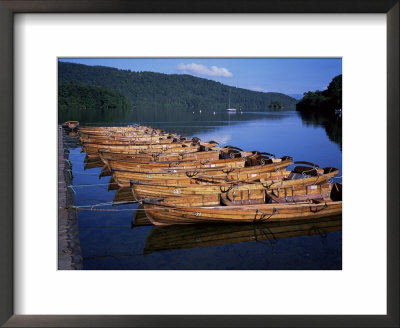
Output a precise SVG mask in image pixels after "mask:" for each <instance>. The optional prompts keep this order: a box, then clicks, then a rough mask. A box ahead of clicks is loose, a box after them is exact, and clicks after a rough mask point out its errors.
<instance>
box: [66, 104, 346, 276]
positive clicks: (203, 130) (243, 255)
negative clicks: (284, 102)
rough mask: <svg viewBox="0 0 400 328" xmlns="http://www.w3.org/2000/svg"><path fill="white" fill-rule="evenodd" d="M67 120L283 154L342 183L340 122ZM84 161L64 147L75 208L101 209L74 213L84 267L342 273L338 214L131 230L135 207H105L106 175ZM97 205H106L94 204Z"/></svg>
mask: <svg viewBox="0 0 400 328" xmlns="http://www.w3.org/2000/svg"><path fill="white" fill-rule="evenodd" d="M85 115H88V116H90V115H89V114H85ZM63 119H64V117H61V120H63ZM69 119H77V120H80V122H81V125H82V124H88V125H89V124H92V125H106V124H108V125H116V124H118V125H123V124H127V123H136V122H138V123H143V124H146V125H151V126H152V127H161V128H164V129H165V130H167V131H169V132H177V133H181V134H184V135H186V136H188V137H192V136H197V137H199V138H200V139H201V140H202V141H208V140H215V141H217V142H219V143H220V145H232V146H236V147H239V148H242V149H244V150H259V151H262V152H269V153H272V154H274V155H276V156H279V157H281V156H283V155H290V156H292V157H293V158H294V160H295V161H309V162H313V163H316V164H318V165H319V166H321V167H325V166H332V167H336V168H338V169H339V170H340V172H339V174H338V177H339V178H338V179H336V180H335V181H334V182H341V178H340V177H341V175H342V153H341V120H340V118H331V119H326V118H320V117H312V116H309V117H304V115H303V117H301V116H300V114H299V113H298V112H268V113H251V112H243V113H240V112H239V113H236V114H228V113H226V112H220V113H215V114H214V113H200V111H199V110H196V111H192V112H189V113H185V115H181V114H179V115H178V114H177V113H165V112H162V111H161V112H160V113H157V111H155V112H154V111H153V112H151V113H146V114H139V113H132V112H130V113H126V115H122V114H121V115H120V116H118V117H117V118H115V117H111V116H109V117H107V120H106V119H104V118H102V117H99V116H98V115H97V114H96V116H93V117H88V118H85V117H76V116H74V117H69ZM106 121H107V123H105V122H106ZM67 140H68V139H67ZM84 157H85V154H84V153H80V147H77V146H76V145H74V144H73V143H70V157H69V159H70V161H71V163H72V174H73V185H74V186H75V187H74V191H75V205H76V206H82V207H84V208H90V207H91V206H93V205H95V207H93V208H95V209H103V210H107V211H89V210H82V211H79V214H78V220H79V235H80V241H81V249H82V255H83V266H84V269H87V270H143V269H164V270H165V269H167V270H168V269H181V270H183V269H189V270H198V269H216V270H217V269H227V270H231V269H239V270H248V269H257V270H290V269H293V270H302V269H313V270H314V269H328V270H340V269H341V268H342V231H341V217H340V218H329V219H324V220H318V221H316V222H310V223H308V224H300V225H299V224H297V225H294V224H286V225H279V226H276V225H275V226H274V225H268V224H262V225H245V226H243V225H217V226H210V225H205V226H204V225H203V226H191V227H187V226H186V227H183V226H171V227H154V226H151V225H146V226H135V227H134V228H132V226H131V223H132V220H133V218H134V215H135V209H136V208H137V206H138V205H137V204H126V205H114V206H110V204H109V203H110V202H112V200H113V199H114V195H115V193H116V191H108V181H109V179H110V177H103V178H99V174H100V171H101V168H100V167H98V168H92V169H87V170H85V169H84ZM291 168H292V166H291V167H289V168H288V169H291ZM101 203H105V204H103V205H99V204H101ZM139 211H140V210H139ZM138 213H139V212H138ZM138 213H136V214H138Z"/></svg>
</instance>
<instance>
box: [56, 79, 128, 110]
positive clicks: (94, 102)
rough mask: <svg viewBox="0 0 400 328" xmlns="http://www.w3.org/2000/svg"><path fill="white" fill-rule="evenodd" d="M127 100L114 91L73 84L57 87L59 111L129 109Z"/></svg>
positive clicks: (63, 84)
mask: <svg viewBox="0 0 400 328" xmlns="http://www.w3.org/2000/svg"><path fill="white" fill-rule="evenodd" d="M130 107H131V104H130V101H129V99H127V98H126V97H124V96H123V95H121V94H120V93H118V92H115V91H114V90H111V89H107V88H103V87H98V86H92V85H85V84H79V85H78V84H75V83H74V82H68V83H62V84H59V86H58V108H59V110H61V111H63V110H70V109H81V110H86V109H103V110H110V109H130Z"/></svg>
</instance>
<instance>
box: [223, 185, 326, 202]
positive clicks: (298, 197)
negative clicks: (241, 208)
mask: <svg viewBox="0 0 400 328" xmlns="http://www.w3.org/2000/svg"><path fill="white" fill-rule="evenodd" d="M261 185H262V187H265V185H264V184H261ZM331 191H332V185H331V184H330V183H322V184H319V185H298V186H292V188H290V189H289V190H285V193H284V194H282V195H274V194H273V192H272V191H271V190H270V189H266V188H264V189H262V188H261V187H260V185H258V189H254V188H253V189H249V188H247V187H244V188H243V187H241V186H240V185H238V186H233V188H232V189H231V190H229V191H228V192H226V193H223V194H222V195H221V202H222V204H224V205H228V206H231V205H251V204H262V203H288V202H301V201H308V200H313V199H317V200H329V199H330V197H331ZM281 192H282V190H281Z"/></svg>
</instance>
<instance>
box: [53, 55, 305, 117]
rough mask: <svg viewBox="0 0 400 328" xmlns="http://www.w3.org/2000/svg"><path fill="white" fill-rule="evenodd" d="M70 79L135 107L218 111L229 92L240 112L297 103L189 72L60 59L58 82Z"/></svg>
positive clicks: (288, 107) (284, 107) (290, 106)
mask: <svg viewBox="0 0 400 328" xmlns="http://www.w3.org/2000/svg"><path fill="white" fill-rule="evenodd" d="M70 81H72V82H73V83H75V84H87V85H96V86H101V87H105V88H108V89H113V90H115V91H117V92H119V93H121V94H122V95H124V96H126V97H127V98H128V99H129V100H130V102H131V105H132V107H133V108H135V109H145V108H146V109H147V108H163V109H176V110H192V109H202V110H203V111H219V110H224V109H226V108H228V99H229V92H231V96H230V98H231V107H234V108H238V109H241V110H243V111H281V110H294V109H295V107H296V102H297V101H296V99H294V98H292V97H289V96H287V95H284V94H282V93H274V92H256V91H250V90H246V89H240V88H235V87H230V86H227V85H224V84H222V83H219V82H215V81H211V80H207V79H202V78H198V77H194V76H191V75H183V74H172V75H170V74H161V73H154V72H133V71H130V70H119V69H116V68H111V67H104V66H87V65H81V64H72V63H64V62H59V63H58V82H59V85H62V84H63V83H69V82H70ZM271 103H280V104H281V105H282V108H278V107H279V106H273V107H270V104H271ZM275 107H276V108H275Z"/></svg>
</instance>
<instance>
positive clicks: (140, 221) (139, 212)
mask: <svg viewBox="0 0 400 328" xmlns="http://www.w3.org/2000/svg"><path fill="white" fill-rule="evenodd" d="M149 225H153V224H152V223H151V222H150V220H149V219H148V218H147V216H146V212H145V210H144V207H143V205H142V204H140V205H139V206H138V208H137V209H136V211H135V213H133V219H132V222H131V229H133V228H135V227H143V226H149Z"/></svg>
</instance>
